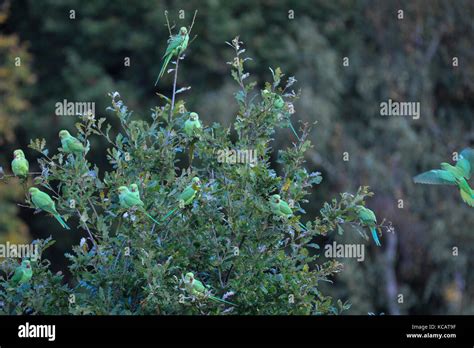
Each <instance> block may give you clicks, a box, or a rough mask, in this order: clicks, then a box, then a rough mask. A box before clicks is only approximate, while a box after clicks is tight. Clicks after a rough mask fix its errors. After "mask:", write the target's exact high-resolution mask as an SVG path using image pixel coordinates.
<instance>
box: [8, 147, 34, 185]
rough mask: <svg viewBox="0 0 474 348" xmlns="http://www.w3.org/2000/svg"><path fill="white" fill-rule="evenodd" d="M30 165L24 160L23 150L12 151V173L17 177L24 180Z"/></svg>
mask: <svg viewBox="0 0 474 348" xmlns="http://www.w3.org/2000/svg"><path fill="white" fill-rule="evenodd" d="M29 170H30V164H29V163H28V160H27V159H26V158H25V154H24V153H23V150H15V151H13V161H12V171H13V174H15V175H16V176H17V177H19V178H22V179H25V178H26V177H27V176H28V172H29Z"/></svg>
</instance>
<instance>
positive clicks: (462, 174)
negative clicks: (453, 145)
mask: <svg viewBox="0 0 474 348" xmlns="http://www.w3.org/2000/svg"><path fill="white" fill-rule="evenodd" d="M473 171H474V149H470V148H466V149H464V150H462V151H461V153H460V154H459V159H458V161H457V162H456V165H455V166H452V165H451V164H449V163H446V162H443V163H441V169H433V170H430V171H427V172H424V173H421V174H419V175H417V176H415V177H414V178H413V181H414V182H415V183H419V184H430V185H456V186H457V187H458V188H459V192H460V193H461V198H462V200H463V201H464V202H465V203H466V204H467V205H469V206H471V207H474V191H473V190H472V188H471V187H470V186H469V184H468V183H467V180H469V179H470V178H471V176H472V173H473Z"/></svg>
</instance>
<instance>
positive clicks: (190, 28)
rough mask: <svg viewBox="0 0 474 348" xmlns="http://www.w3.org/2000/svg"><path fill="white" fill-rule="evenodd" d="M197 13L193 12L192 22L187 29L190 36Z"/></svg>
mask: <svg viewBox="0 0 474 348" xmlns="http://www.w3.org/2000/svg"><path fill="white" fill-rule="evenodd" d="M197 13H198V10H196V11H194V16H193V21H192V22H191V26H190V27H189V33H188V35H191V30H193V26H194V20H195V19H196V16H197Z"/></svg>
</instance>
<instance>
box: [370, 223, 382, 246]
mask: <svg viewBox="0 0 474 348" xmlns="http://www.w3.org/2000/svg"><path fill="white" fill-rule="evenodd" d="M370 230H371V231H372V238H373V239H374V242H375V244H376V245H377V246H381V245H382V244H381V243H380V240H379V236H378V235H377V229H376V228H375V227H372V228H371V229H370Z"/></svg>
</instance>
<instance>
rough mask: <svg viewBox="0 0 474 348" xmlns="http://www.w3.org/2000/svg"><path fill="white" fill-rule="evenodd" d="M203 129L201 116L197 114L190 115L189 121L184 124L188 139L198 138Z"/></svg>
mask: <svg viewBox="0 0 474 348" xmlns="http://www.w3.org/2000/svg"><path fill="white" fill-rule="evenodd" d="M201 128H202V125H201V121H199V115H198V114H197V113H195V112H191V113H190V114H189V119H187V120H186V122H184V133H186V135H187V136H188V137H196V136H197V133H198V131H199V129H201Z"/></svg>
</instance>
